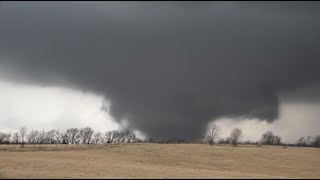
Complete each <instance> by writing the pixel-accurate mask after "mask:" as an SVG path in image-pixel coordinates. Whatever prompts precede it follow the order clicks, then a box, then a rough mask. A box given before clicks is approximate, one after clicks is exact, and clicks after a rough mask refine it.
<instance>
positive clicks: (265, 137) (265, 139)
mask: <svg viewBox="0 0 320 180" xmlns="http://www.w3.org/2000/svg"><path fill="white" fill-rule="evenodd" d="M220 134H221V129H220V127H219V126H217V125H215V124H213V123H210V124H209V125H208V127H207V129H206V131H205V133H204V135H203V138H202V142H204V143H207V144H210V145H213V144H215V143H218V144H232V145H234V146H237V145H238V144H239V143H241V144H256V145H257V146H262V145H290V146H303V147H320V135H317V136H315V137H312V136H307V138H305V137H301V138H300V139H298V140H297V142H296V143H295V144H285V143H283V142H282V141H281V137H280V136H278V135H275V134H274V133H273V132H272V131H270V130H269V131H267V132H265V133H263V134H262V136H261V138H260V141H257V142H251V141H245V142H241V141H240V140H241V138H242V137H243V133H242V130H241V129H239V128H235V129H233V130H232V132H231V134H230V137H227V138H219V136H220Z"/></svg>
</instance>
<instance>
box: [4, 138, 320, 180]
mask: <svg viewBox="0 0 320 180" xmlns="http://www.w3.org/2000/svg"><path fill="white" fill-rule="evenodd" d="M0 147H1V148H0V174H2V175H3V176H4V177H5V178H319V177H320V167H319V162H320V149H318V148H306V147H288V148H282V147H281V146H267V145H266V146H263V147H256V146H254V145H241V144H240V145H238V147H233V146H231V145H213V146H209V145H206V144H152V143H140V144H138V143H133V144H119V145H111V144H110V145H25V148H23V152H19V151H17V149H18V148H19V145H16V146H15V147H14V146H10V145H9V148H7V147H8V145H0ZM39 147H40V148H39Z"/></svg>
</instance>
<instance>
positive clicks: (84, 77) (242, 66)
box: [0, 2, 320, 138]
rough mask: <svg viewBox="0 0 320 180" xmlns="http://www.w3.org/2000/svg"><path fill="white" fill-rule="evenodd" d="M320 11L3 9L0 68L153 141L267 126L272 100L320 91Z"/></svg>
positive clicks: (151, 5)
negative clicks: (212, 129)
mask: <svg viewBox="0 0 320 180" xmlns="http://www.w3.org/2000/svg"><path fill="white" fill-rule="evenodd" d="M319 20H320V3H318V2H305V3H303V2H269V3H265V2H242V3H236V2H200V3H195V2H3V3H2V5H1V7H0V26H1V28H0V38H1V41H0V65H1V67H2V68H3V69H4V68H5V69H6V70H7V71H11V70H12V71H13V72H15V73H17V74H19V76H17V77H16V78H17V79H19V80H24V81H26V80H30V81H32V82H35V83H40V84H44V83H45V84H53V83H56V84H60V85H61V84H62V85H69V84H72V85H74V86H77V87H78V88H79V89H84V90H90V91H93V92H96V93H99V94H103V95H104V96H105V97H106V98H107V99H109V100H111V108H110V112H111V114H112V115H113V116H114V117H115V118H116V119H117V120H119V121H120V120H121V119H128V120H129V122H130V125H131V127H132V128H136V129H139V130H141V131H143V132H145V133H146V134H147V135H149V136H156V137H186V138H188V137H197V136H199V135H200V134H201V132H202V130H203V127H204V126H205V125H206V123H207V122H209V121H211V120H212V119H216V118H220V117H230V116H231V117H232V116H236V117H238V116H246V117H252V118H259V119H261V120H267V121H270V122H272V121H273V120H275V119H276V118H277V117H278V105H279V100H278V94H279V93H281V92H290V91H292V90H295V89H296V88H300V87H304V86H306V85H309V84H319V82H320V71H319V69H320V61H319V57H320V51H319V48H320V34H319V32H320V21H319Z"/></svg>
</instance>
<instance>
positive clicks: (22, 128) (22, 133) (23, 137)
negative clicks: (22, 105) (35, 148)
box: [19, 126, 27, 147]
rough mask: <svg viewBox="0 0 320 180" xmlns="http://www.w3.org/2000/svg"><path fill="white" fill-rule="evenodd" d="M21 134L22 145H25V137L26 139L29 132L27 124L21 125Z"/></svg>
mask: <svg viewBox="0 0 320 180" xmlns="http://www.w3.org/2000/svg"><path fill="white" fill-rule="evenodd" d="M19 132H20V136H21V147H24V143H25V142H24V139H25V136H26V134H27V127H26V126H22V127H20V130H19Z"/></svg>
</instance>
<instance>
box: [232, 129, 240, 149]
mask: <svg viewBox="0 0 320 180" xmlns="http://www.w3.org/2000/svg"><path fill="white" fill-rule="evenodd" d="M241 138H242V131H241V129H239V128H235V129H233V130H232V132H231V135H230V143H231V144H232V145H234V146H237V145H238V143H239V141H240V139H241Z"/></svg>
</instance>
